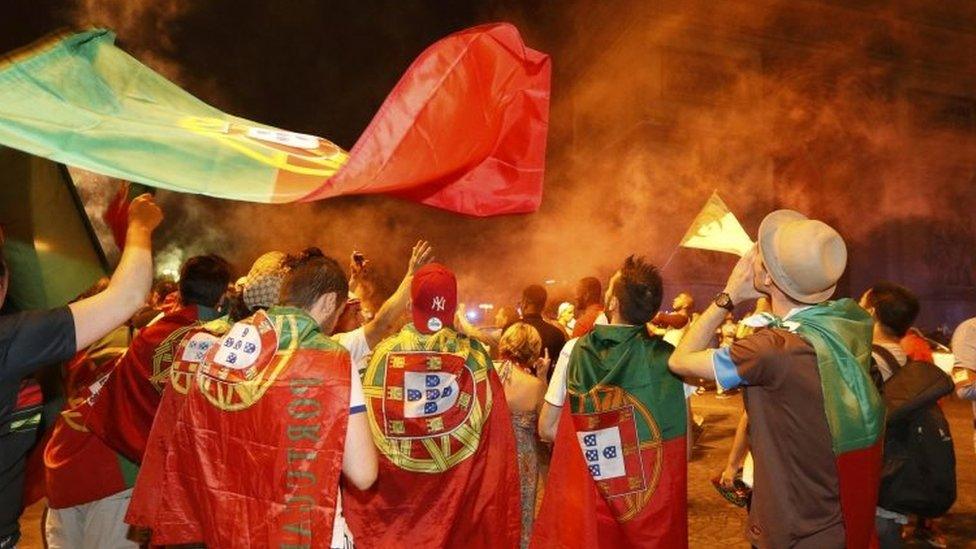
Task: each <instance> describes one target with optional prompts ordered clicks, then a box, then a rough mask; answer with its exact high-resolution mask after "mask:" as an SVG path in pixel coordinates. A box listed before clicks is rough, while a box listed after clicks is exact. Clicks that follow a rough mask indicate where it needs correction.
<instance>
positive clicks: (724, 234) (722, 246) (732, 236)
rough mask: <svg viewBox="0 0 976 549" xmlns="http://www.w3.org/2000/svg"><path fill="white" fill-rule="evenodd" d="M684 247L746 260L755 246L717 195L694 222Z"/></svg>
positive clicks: (709, 201)
mask: <svg viewBox="0 0 976 549" xmlns="http://www.w3.org/2000/svg"><path fill="white" fill-rule="evenodd" d="M681 246H682V247H685V248H698V249H700V250H712V251H716V252H724V253H727V254H735V255H738V256H743V255H745V254H746V252H748V251H749V250H750V249H751V248H752V246H753V242H752V240H751V239H750V238H749V235H747V234H746V231H745V229H743V228H742V224H741V223H739V220H738V219H736V218H735V215H733V214H732V212H731V211H730V210H729V207H728V206H726V205H725V202H723V201H722V199H721V197H719V196H718V191H715V192H713V193H712V196H710V197H708V201H707V202H705V206H704V207H702V209H701V212H699V213H698V216H697V217H695V220H694V221H692V223H691V227H689V228H688V232H686V233H685V236H684V237H683V238H682V239H681Z"/></svg>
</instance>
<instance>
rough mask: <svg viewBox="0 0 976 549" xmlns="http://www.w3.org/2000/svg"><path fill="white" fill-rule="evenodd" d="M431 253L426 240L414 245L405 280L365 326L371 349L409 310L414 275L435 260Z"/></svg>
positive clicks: (364, 329)
mask: <svg viewBox="0 0 976 549" xmlns="http://www.w3.org/2000/svg"><path fill="white" fill-rule="evenodd" d="M431 251H432V250H431V247H430V244H428V243H427V241H426V240H420V241H418V242H417V244H416V245H414V247H413V252H412V253H411V254H410V263H409V264H407V274H405V275H403V280H401V281H400V285H399V286H398V287H397V289H396V291H395V292H393V295H391V296H390V298H389V299H387V300H386V301H384V302H383V305H381V306H380V310H378V311H376V314H375V315H373V318H372V319H370V321H369V322H367V323H366V324H364V325H363V332H364V333H365V336H366V343H368V344H369V348H370V349H372V348H374V347H375V346H376V344H377V343H379V342H380V341H382V340H383V338H384V337H386V336H387V335H389V333H390V332H392V331H393V327H394V325H395V324H396V321H397V319H398V318H400V315H401V314H403V311H404V310H406V308H407V302H408V301H409V299H410V283H411V282H412V281H413V274H414V273H415V272H417V269H419V268H421V267H423V266H424V265H426V264H428V263H430V262H431V261H432V260H433V259H434V256H433V255H431Z"/></svg>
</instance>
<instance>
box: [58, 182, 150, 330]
mask: <svg viewBox="0 0 976 549" xmlns="http://www.w3.org/2000/svg"><path fill="white" fill-rule="evenodd" d="M162 219H163V214H162V212H161V211H160V209H159V206H157V205H156V203H155V201H153V198H152V196H151V195H149V194H144V195H141V196H139V197H137V198H136V199H135V200H133V201H132V204H131V205H130V206H129V227H128V229H127V231H126V239H125V249H124V250H123V251H122V258H121V259H120V260H119V266H118V267H117V268H116V269H115V273H114V274H113V275H112V280H111V282H109V285H108V288H106V289H105V290H104V291H102V292H100V293H98V294H95V295H94V296H92V297H89V298H87V299H82V300H80V301H76V302H74V303H72V304H71V305H69V307H70V308H71V315H72V316H73V317H74V324H75V348H76V349H84V348H85V347H88V346H89V345H91V344H92V343H94V342H95V341H97V340H98V339H100V338H101V337H103V336H104V335H105V334H107V333H109V332H110V331H112V330H114V329H115V328H117V327H118V326H121V325H122V324H123V323H124V322H125V321H126V320H128V319H129V318H130V317H131V316H132V315H133V314H135V312H136V311H137V310H139V307H141V306H142V305H143V304H144V303H145V301H146V296H147V295H148V294H149V288H150V286H151V285H152V277H153V260H152V233H153V230H154V229H155V228H156V227H157V226H158V225H159V223H160V221H162Z"/></svg>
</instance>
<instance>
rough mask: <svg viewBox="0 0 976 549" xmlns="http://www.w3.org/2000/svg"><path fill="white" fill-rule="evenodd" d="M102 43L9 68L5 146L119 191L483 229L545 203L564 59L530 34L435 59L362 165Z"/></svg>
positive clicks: (369, 146) (475, 33)
mask: <svg viewBox="0 0 976 549" xmlns="http://www.w3.org/2000/svg"><path fill="white" fill-rule="evenodd" d="M114 39H115V35H114V34H113V33H112V32H110V31H107V30H89V31H86V32H80V33H77V34H71V35H63V34H62V35H56V36H52V37H50V38H47V39H45V40H43V41H41V42H39V43H37V44H34V45H33V46H30V47H28V48H26V49H24V50H20V51H18V52H14V53H12V54H9V55H6V56H4V57H2V58H0V144H3V145H7V146H10V147H13V148H17V149H20V150H23V151H26V152H29V153H32V154H35V155H38V156H43V157H47V158H50V159H52V160H56V161H58V162H62V163H65V164H69V165H72V166H77V167H80V168H84V169H86V170H90V171H93V172H97V173H101V174H105V175H108V176H112V177H118V178H122V179H127V180H130V181H135V182H139V183H143V184H146V185H150V186H154V187H159V188H163V189H169V190H174V191H180V192H188V193H198V194H205V195H210V196H216V197H221V198H230V199H235V200H247V201H253V202H293V201H307V200H318V199H323V198H329V197H334V196H339V195H347V194H369V193H385V194H391V195H395V196H399V197H401V198H405V199H408V200H413V201H416V202H420V203H423V204H427V205H430V206H435V207H438V208H443V209H446V210H450V211H454V212H459V213H465V214H469V215H479V216H486V215H498V214H507V213H525V212H532V211H535V210H536V209H538V206H539V203H540V201H541V197H542V178H543V169H544V162H545V148H546V136H547V131H548V118H549V85H550V72H551V65H550V61H549V57H548V56H547V55H545V54H543V53H540V52H537V51H534V50H531V49H529V48H527V47H526V46H525V45H524V44H523V43H522V40H521V38H520V36H519V34H518V31H517V30H516V29H515V27H513V26H511V25H509V24H490V25H483V26H479V27H475V28H472V29H468V30H465V31H462V32H459V33H456V34H453V35H451V36H448V37H447V38H444V39H443V40H440V41H439V42H437V43H435V44H434V45H433V46H431V47H430V48H428V49H427V50H426V51H424V52H423V53H422V54H421V55H420V57H418V58H417V59H416V60H415V61H414V63H413V64H412V65H411V66H410V68H409V69H407V72H406V73H405V74H404V76H403V77H402V78H401V80H400V82H399V83H397V85H396V87H394V89H393V91H392V92H391V93H390V95H389V96H388V97H387V99H386V101H385V102H384V103H383V105H382V106H381V107H380V110H379V112H378V113H377V114H376V116H375V117H374V119H373V121H372V122H371V123H370V125H369V126H368V127H367V128H366V131H365V132H364V133H363V134H362V136H361V137H360V139H359V141H358V142H357V143H356V145H355V146H354V147H353V148H352V151H351V152H348V153H347V152H346V151H343V150H342V149H341V148H339V147H338V146H336V145H335V144H333V143H331V142H329V141H328V140H326V139H322V138H320V137H316V136H312V135H305V134H299V133H294V132H289V131H285V130H281V129H278V128H273V127H270V126H267V125H264V124H259V123H256V122H252V121H249V120H245V119H243V118H238V117H236V116H232V115H229V114H226V113H223V112H221V111H219V110H217V109H215V108H213V107H211V106H209V105H207V104H206V103H204V102H202V101H200V100H199V99H197V98H196V97H193V96H192V95H190V94H189V93H187V92H185V91H184V90H182V89H180V88H179V87H177V86H176V85H175V84H173V83H172V82H169V81H168V80H166V79H165V78H163V77H162V76H160V75H159V74H157V73H155V72H153V71H152V70H151V69H149V68H148V67H146V66H145V65H142V64H141V63H139V62H138V61H137V60H136V59H134V58H133V57H131V56H129V55H128V54H126V53H125V52H124V51H122V50H120V49H118V48H117V47H115V46H114V44H113V42H114Z"/></svg>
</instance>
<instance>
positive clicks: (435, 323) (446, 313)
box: [410, 263, 457, 334]
mask: <svg viewBox="0 0 976 549" xmlns="http://www.w3.org/2000/svg"><path fill="white" fill-rule="evenodd" d="M410 301H411V308H412V312H413V325H414V327H416V328H417V331H418V332H420V333H422V334H432V333H434V332H437V331H439V330H440V329H441V328H453V327H454V311H455V310H456V309H457V279H455V278H454V273H452V272H451V271H450V269H448V268H447V267H445V266H443V265H441V264H440V263H429V264H427V265H424V266H423V267H421V268H420V269H419V270H418V271H417V272H416V273H414V275H413V281H412V282H411V283H410Z"/></svg>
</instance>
